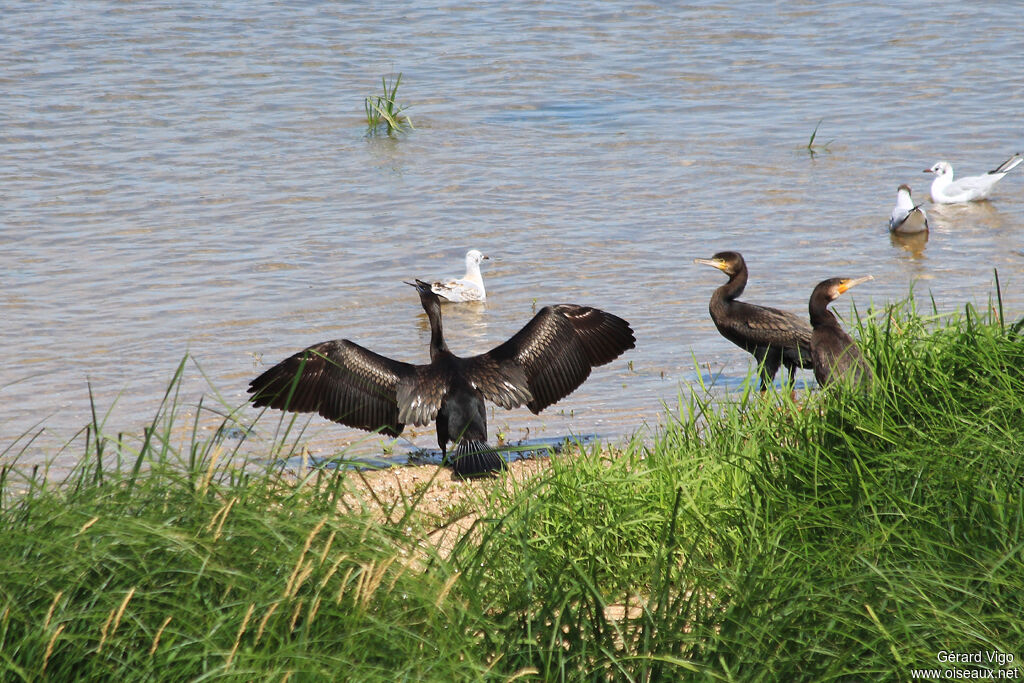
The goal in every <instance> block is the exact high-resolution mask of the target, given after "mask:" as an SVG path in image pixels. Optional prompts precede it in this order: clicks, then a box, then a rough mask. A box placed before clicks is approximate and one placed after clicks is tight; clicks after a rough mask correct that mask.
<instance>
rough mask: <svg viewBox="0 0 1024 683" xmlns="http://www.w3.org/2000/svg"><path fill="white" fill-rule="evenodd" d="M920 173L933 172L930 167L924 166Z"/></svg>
mask: <svg viewBox="0 0 1024 683" xmlns="http://www.w3.org/2000/svg"><path fill="white" fill-rule="evenodd" d="M921 173H933V171H932V169H930V168H926V169H924V170H923V171H921Z"/></svg>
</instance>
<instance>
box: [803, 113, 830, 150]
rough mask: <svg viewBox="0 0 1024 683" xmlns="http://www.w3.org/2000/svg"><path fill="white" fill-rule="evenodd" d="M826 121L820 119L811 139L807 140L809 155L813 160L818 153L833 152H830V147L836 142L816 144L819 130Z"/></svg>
mask: <svg viewBox="0 0 1024 683" xmlns="http://www.w3.org/2000/svg"><path fill="white" fill-rule="evenodd" d="M824 120H825V119H818V123H817V124H815V126H814V130H813V131H811V137H810V139H808V140H807V153H808V154H809V155H810V156H811V158H812V159H813V158H814V155H815V154H817V153H818V152H828V151H831V150H829V148H828V146H829V145H831V144H832V143H833V142H835V140H829V141H828V142H825V143H818V144H815V142H814V140H815V138H817V137H818V129H819V128H820V127H821V122H822V121H824Z"/></svg>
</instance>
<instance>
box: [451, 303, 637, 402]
mask: <svg viewBox="0 0 1024 683" xmlns="http://www.w3.org/2000/svg"><path fill="white" fill-rule="evenodd" d="M634 346H636V338H635V337H634V336H633V330H632V329H630V327H629V323H627V322H626V321H625V320H623V319H622V318H619V317H617V316H614V315H612V314H610V313H605V312H604V311H601V310H598V309H596V308H590V307H589V306H577V305H575V304H559V305H557V306H545V307H544V308H542V309H541V310H540V312H538V313H537V315H535V316H534V317H533V320H531V321H530V322H529V323H527V324H526V327H524V328H523V329H521V330H519V332H517V333H516V334H515V336H513V337H512V338H511V339H509V340H508V341H507V342H505V343H504V344H501V345H500V346H497V347H495V348H493V349H491V350H490V351H488V352H487V353H485V354H482V355H480V356H475V357H473V358H467V359H466V374H467V378H468V379H469V381H470V382H472V383H473V385H474V386H476V387H477V389H479V390H480V392H481V393H482V394H483V395H484V396H485V397H486V398H488V399H489V400H491V401H493V402H494V403H497V404H498V405H501V406H504V407H506V408H511V407H514V406H516V405H519V404H520V402H524V401H525V403H526V406H527V407H528V408H529V409H530V410H531V411H533V412H534V413H539V412H540V411H542V410H544V408H546V407H548V406H549V405H551V404H552V403H554V402H555V401H558V400H559V399H561V398H564V397H565V396H568V395H569V394H570V393H572V392H573V391H574V390H575V389H576V388H577V387H578V386H579V385H581V384H583V382H584V380H586V379H587V377H588V376H589V375H590V369H591V368H592V367H595V366H598V365H604V364H605V363H610V362H611V361H612V360H614V359H616V358H618V357H619V356H620V355H621V354H622V353H623V352H624V351H626V350H627V349H632V348H633V347H634ZM516 368H521V372H522V378H520V377H519V374H518V372H517V371H516ZM523 379H525V382H526V387H525V389H527V390H528V391H529V396H526V395H525V392H523V389H524V387H522V381H523Z"/></svg>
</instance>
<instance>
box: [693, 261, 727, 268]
mask: <svg viewBox="0 0 1024 683" xmlns="http://www.w3.org/2000/svg"><path fill="white" fill-rule="evenodd" d="M693 262H694V263H699V264H701V265H704V266H711V267H712V268H718V269H719V270H725V269H726V268H728V267H729V266H728V265H726V263H725V261H723V260H721V259H716V258H695V259H693Z"/></svg>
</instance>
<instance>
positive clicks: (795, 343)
mask: <svg viewBox="0 0 1024 683" xmlns="http://www.w3.org/2000/svg"><path fill="white" fill-rule="evenodd" d="M693 262H694V263H702V264H704V265H706V266H711V267H712V268H718V269H719V270H720V271H722V272H723V273H725V274H726V275H728V276H729V281H728V282H726V283H725V284H724V285H722V286H721V287H719V288H718V289H716V290H715V293H714V294H712V295H711V303H710V304H709V305H708V310H709V311H710V312H711V319H712V320H714V321H715V327H717V328H718V331H719V332H721V333H722V336H723V337H725V338H726V339H728V340H729V341H731V342H732V343H733V344H735V345H736V346H739V347H740V348H742V349H744V350H746V351H747V352H749V353H751V354H753V356H754V358H756V359H757V362H758V365H759V366H760V369H761V391H764V390H766V389H767V388H768V386H769V385H770V384H771V383H772V382H773V381H774V380H775V373H777V372H778V371H779V366H780V365H785V366H786V367H787V368H789V382H790V384H792V383H793V379H794V377H795V376H796V370H797V368H807V369H810V368H811V367H812V365H811V326H810V325H808V324H807V322H806V321H804V320H803V319H802V318H800V317H798V316H796V315H794V314H793V313H789V312H788V311H780V310H779V309H777V308H769V307H767V306H755V305H754V304H748V303H745V302H743V301H737V300H736V297H738V296H739V295H740V294H742V293H743V288H744V287H746V286H747V264H746V262H744V260H743V256H741V255H740V254H739V253H737V252H735V251H720V252H718V253H717V254H715V255H714V256H712V257H711V258H709V259H703V258H698V259H694V260H693Z"/></svg>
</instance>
